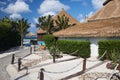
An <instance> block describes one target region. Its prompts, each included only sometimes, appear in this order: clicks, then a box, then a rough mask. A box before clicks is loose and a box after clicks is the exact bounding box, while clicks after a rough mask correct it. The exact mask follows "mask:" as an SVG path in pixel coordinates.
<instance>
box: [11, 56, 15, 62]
mask: <svg viewBox="0 0 120 80" xmlns="http://www.w3.org/2000/svg"><path fill="white" fill-rule="evenodd" d="M14 60H15V54H12V61H11V64H14Z"/></svg>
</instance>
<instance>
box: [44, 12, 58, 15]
mask: <svg viewBox="0 0 120 80" xmlns="http://www.w3.org/2000/svg"><path fill="white" fill-rule="evenodd" d="M47 15H53V16H54V15H56V13H55V12H47V13H44V14H43V15H42V16H47Z"/></svg>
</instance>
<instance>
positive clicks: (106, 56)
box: [105, 51, 109, 60]
mask: <svg viewBox="0 0 120 80" xmlns="http://www.w3.org/2000/svg"><path fill="white" fill-rule="evenodd" d="M108 56H109V55H108V51H106V55H105V57H106V60H108V59H109V58H108Z"/></svg>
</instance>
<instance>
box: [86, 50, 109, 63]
mask: <svg viewBox="0 0 120 80" xmlns="http://www.w3.org/2000/svg"><path fill="white" fill-rule="evenodd" d="M106 53H107V50H105V52H104V53H103V55H102V56H101V57H99V58H98V59H96V60H87V61H90V62H96V61H99V60H101V59H102V58H103V57H104V56H105V54H106Z"/></svg>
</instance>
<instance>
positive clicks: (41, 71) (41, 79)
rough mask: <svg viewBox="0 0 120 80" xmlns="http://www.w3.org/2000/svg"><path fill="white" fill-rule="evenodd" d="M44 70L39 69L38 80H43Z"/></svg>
mask: <svg viewBox="0 0 120 80" xmlns="http://www.w3.org/2000/svg"><path fill="white" fill-rule="evenodd" d="M43 71H44V68H42V69H40V80H44V73H43Z"/></svg>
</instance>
